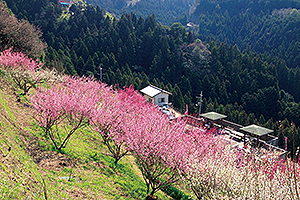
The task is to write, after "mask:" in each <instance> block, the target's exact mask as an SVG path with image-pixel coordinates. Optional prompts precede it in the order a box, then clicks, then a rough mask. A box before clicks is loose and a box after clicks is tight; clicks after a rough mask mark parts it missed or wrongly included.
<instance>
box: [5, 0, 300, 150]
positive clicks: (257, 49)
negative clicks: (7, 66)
mask: <svg viewBox="0 0 300 200" xmlns="http://www.w3.org/2000/svg"><path fill="white" fill-rule="evenodd" d="M5 2H6V5H7V7H6V5H5V4H4V3H3V2H2V1H0V3H1V4H2V8H1V9H2V10H6V11H5V12H1V13H0V15H2V16H0V19H5V17H7V15H6V14H7V13H9V16H10V18H11V19H14V20H15V21H13V20H11V21H10V22H5V20H0V30H1V32H0V50H1V51H3V50H5V49H8V48H10V47H13V50H15V51H22V52H23V53H26V54H27V55H28V56H29V57H31V58H33V59H39V60H40V61H42V62H43V64H44V66H46V67H47V68H49V69H56V70H57V71H59V72H64V73H65V74H67V75H71V76H72V75H79V76H83V75H85V76H89V75H93V76H95V77H96V78H97V79H99V78H100V75H99V67H102V69H103V82H104V83H106V84H108V85H112V86H113V87H114V88H115V89H118V88H123V87H124V86H126V87H130V86H132V87H133V88H134V89H135V90H140V89H142V88H143V87H145V86H147V85H149V84H150V83H151V84H153V85H156V86H158V87H161V88H163V89H165V90H167V91H170V92H172V94H173V95H172V96H171V97H170V98H171V99H170V101H171V102H172V104H173V106H174V108H176V109H178V110H181V111H184V109H185V107H186V105H188V108H189V113H190V114H193V113H197V110H198V107H197V106H196V104H197V101H198V100H197V98H196V96H198V95H199V93H200V92H201V91H203V95H204V99H203V104H202V106H203V112H208V111H217V112H219V113H222V114H225V115H227V116H228V117H227V119H228V120H229V121H232V122H235V123H238V124H241V125H245V126H246V125H249V124H253V123H255V124H259V125H262V126H264V127H267V128H270V129H272V130H274V133H273V134H274V135H275V136H278V137H279V141H278V145H279V147H281V148H284V147H285V144H284V137H287V138H288V143H287V148H288V151H291V152H292V155H293V154H294V153H295V151H296V148H295V147H297V146H300V92H299V86H300V37H299V34H300V30H299V28H300V2H299V1H298V0H284V1H283V0H273V1H261V0H253V1H250V0H238V1H234V0H216V1H215V0H195V2H192V1H176V5H178V7H179V5H180V4H185V6H186V7H187V8H186V9H187V10H186V11H185V12H184V11H183V10H180V9H178V10H175V11H174V12H173V13H169V12H164V10H163V8H162V6H161V10H159V13H158V14H157V17H156V14H149V11H150V12H152V13H154V10H155V6H154V4H153V3H151V2H152V1H147V2H148V3H149V4H146V5H144V6H145V7H146V6H148V7H147V8H148V11H147V12H146V11H144V12H143V11H138V12H136V9H137V7H138V5H140V4H139V3H141V2H137V3H136V4H135V5H134V6H133V7H132V9H131V10H130V9H129V7H126V9H125V7H124V5H126V2H125V1H115V2H114V7H109V5H110V4H112V2H110V1H102V4H100V3H98V4H100V5H101V7H99V6H97V5H89V4H86V3H84V2H82V1H74V2H75V3H74V4H72V5H71V6H70V7H62V6H61V5H60V4H59V3H58V1H54V0H22V1H21V0H6V1H5ZM88 3H93V4H97V1H96V0H95V1H91V2H88ZM144 3H145V2H144ZM160 4H162V5H163V2H160ZM151 5H153V7H152V6H151ZM187 5H189V6H187ZM140 7H143V6H142V4H141V5H140ZM171 8H172V5H171V3H170V1H166V7H164V9H165V10H168V9H171ZM182 8H184V7H182ZM104 9H107V10H109V11H110V12H115V13H114V14H115V15H112V14H111V13H107V12H106V11H105V10H104ZM122 11H123V12H122ZM132 11H134V12H132ZM12 13H13V14H12ZM137 13H138V14H137ZM140 15H141V16H140ZM16 18H17V19H24V20H23V21H18V20H16ZM7 21H9V20H7ZM187 22H193V23H194V26H191V27H185V25H186V24H187ZM9 23H14V24H20V23H23V26H22V27H24V29H26V31H27V32H26V33H27V34H25V36H26V37H20V35H21V34H20V33H18V32H17V31H14V30H13V28H14V26H11V24H9ZM29 23H30V24H33V25H34V26H35V27H38V29H37V30H35V27H33V26H31V25H30V24H29ZM163 24H166V25H163ZM3 27H5V28H3ZM33 29H34V31H35V33H33V32H34V31H33ZM3 30H4V31H3ZM12 32H13V33H15V34H16V35H14V34H10V33H12ZM39 39H41V40H42V41H43V42H38V41H39ZM28 41H29V42H28ZM32 41H35V42H32ZM28 43H30V44H28ZM294 126H295V127H296V128H295V127H294Z"/></svg>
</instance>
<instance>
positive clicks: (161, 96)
mask: <svg viewBox="0 0 300 200" xmlns="http://www.w3.org/2000/svg"><path fill="white" fill-rule="evenodd" d="M140 92H141V93H143V94H144V96H145V98H146V99H147V100H148V101H149V102H152V103H154V104H156V105H158V106H163V105H165V104H167V105H168V104H169V95H172V93H171V92H168V91H166V90H163V89H161V88H158V87H156V86H154V85H149V86H147V87H145V88H143V89H141V90H140Z"/></svg>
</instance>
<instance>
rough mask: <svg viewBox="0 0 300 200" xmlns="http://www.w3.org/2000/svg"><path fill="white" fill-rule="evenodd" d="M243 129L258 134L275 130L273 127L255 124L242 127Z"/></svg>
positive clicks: (261, 134) (265, 133)
mask: <svg viewBox="0 0 300 200" xmlns="http://www.w3.org/2000/svg"><path fill="white" fill-rule="evenodd" d="M241 130H243V131H246V132H248V133H253V134H254V135H256V136H263V135H267V134H269V133H272V132H273V130H271V129H268V128H264V127H261V126H257V125H255V124H252V125H249V126H246V127H243V128H241Z"/></svg>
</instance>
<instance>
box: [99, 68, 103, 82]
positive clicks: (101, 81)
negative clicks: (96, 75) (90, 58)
mask: <svg viewBox="0 0 300 200" xmlns="http://www.w3.org/2000/svg"><path fill="white" fill-rule="evenodd" d="M99 69H100V82H101V83H102V67H101V65H99Z"/></svg>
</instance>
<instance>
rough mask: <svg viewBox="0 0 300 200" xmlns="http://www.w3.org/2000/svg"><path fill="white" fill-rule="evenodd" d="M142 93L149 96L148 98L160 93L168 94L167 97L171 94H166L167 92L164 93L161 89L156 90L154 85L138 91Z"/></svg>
mask: <svg viewBox="0 0 300 200" xmlns="http://www.w3.org/2000/svg"><path fill="white" fill-rule="evenodd" d="M140 91H141V92H142V93H144V94H146V95H148V96H150V97H155V96H156V95H158V94H160V93H162V92H163V93H166V94H169V95H172V93H171V92H168V91H165V90H163V89H161V88H158V87H156V86H154V85H149V86H147V87H145V88H143V89H141V90H140Z"/></svg>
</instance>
